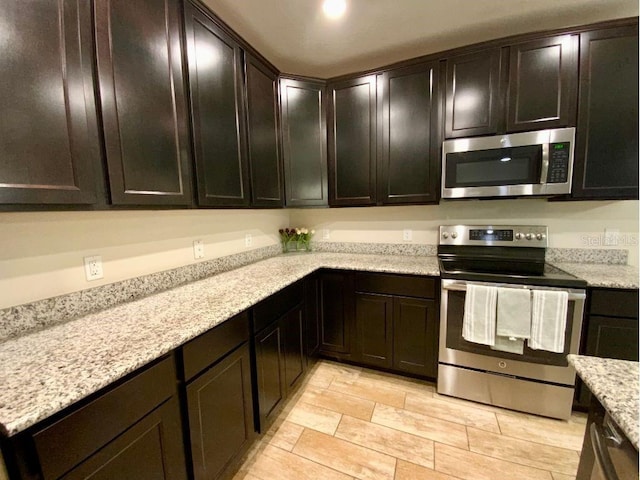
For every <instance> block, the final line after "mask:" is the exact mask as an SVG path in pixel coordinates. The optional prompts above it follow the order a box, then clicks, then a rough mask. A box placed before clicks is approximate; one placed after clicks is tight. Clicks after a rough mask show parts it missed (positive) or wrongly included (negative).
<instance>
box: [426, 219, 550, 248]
mask: <svg viewBox="0 0 640 480" xmlns="http://www.w3.org/2000/svg"><path fill="white" fill-rule="evenodd" d="M547 237H548V231H547V227H544V226H541V225H443V226H441V227H440V238H439V240H438V244H439V245H478V246H500V247H504V246H506V247H538V248H546V247H547V245H548V238H547Z"/></svg>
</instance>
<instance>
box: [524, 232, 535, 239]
mask: <svg viewBox="0 0 640 480" xmlns="http://www.w3.org/2000/svg"><path fill="white" fill-rule="evenodd" d="M525 238H526V239H527V240H531V239H532V238H533V234H532V233H527V234H526V235H525Z"/></svg>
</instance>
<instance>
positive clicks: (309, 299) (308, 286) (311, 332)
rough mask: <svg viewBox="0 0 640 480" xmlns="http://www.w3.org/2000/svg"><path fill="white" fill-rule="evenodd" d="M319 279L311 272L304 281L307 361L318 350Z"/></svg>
mask: <svg viewBox="0 0 640 480" xmlns="http://www.w3.org/2000/svg"><path fill="white" fill-rule="evenodd" d="M319 300H320V280H319V278H318V275H316V274H312V275H311V276H309V277H307V278H306V279H305V281H304V310H305V313H304V319H305V334H304V337H305V342H306V345H305V348H306V355H307V361H309V360H313V359H314V358H315V357H316V356H317V354H318V351H319V350H320V303H319Z"/></svg>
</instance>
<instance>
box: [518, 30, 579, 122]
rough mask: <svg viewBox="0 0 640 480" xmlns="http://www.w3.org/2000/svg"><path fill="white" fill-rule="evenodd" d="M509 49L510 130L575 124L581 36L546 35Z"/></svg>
mask: <svg viewBox="0 0 640 480" xmlns="http://www.w3.org/2000/svg"><path fill="white" fill-rule="evenodd" d="M510 50H511V53H510V57H511V58H510V62H509V100H508V103H507V105H508V109H507V110H508V112H507V131H509V132H517V131H524V130H537V129H543V128H559V127H568V126H573V125H575V122H576V103H577V84H578V36H577V35H562V36H557V37H552V38H544V39H541V40H535V41H531V42H526V43H521V44H518V45H513V46H511V47H510Z"/></svg>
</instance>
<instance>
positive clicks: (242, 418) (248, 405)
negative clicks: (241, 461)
mask: <svg viewBox="0 0 640 480" xmlns="http://www.w3.org/2000/svg"><path fill="white" fill-rule="evenodd" d="M252 401H253V399H252V390H251V367H250V360H249V346H248V345H247V344H245V345H244V346H242V347H241V348H239V349H238V350H236V351H234V352H233V353H232V354H231V355H229V356H228V357H226V358H225V359H224V360H222V361H221V362H220V363H218V364H217V365H216V366H214V367H213V368H211V369H210V370H208V371H206V372H205V373H204V374H202V375H201V376H200V377H198V378H197V379H196V380H194V381H193V382H192V383H191V384H189V385H188V386H187V405H188V414H189V433H190V438H191V458H192V461H193V470H194V478H195V479H196V480H200V479H213V478H218V477H219V476H220V474H221V473H222V472H223V471H224V470H225V469H226V468H227V467H228V466H230V465H231V464H232V463H233V461H234V460H235V459H237V458H239V456H240V455H241V454H242V453H244V452H245V451H246V450H247V448H248V447H249V445H250V444H251V441H252V439H253V437H254V429H253V403H252ZM141 478H142V477H141Z"/></svg>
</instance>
